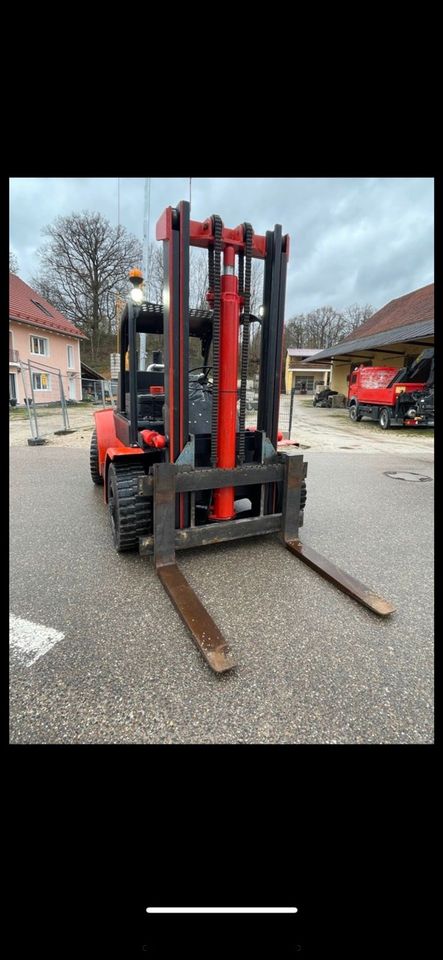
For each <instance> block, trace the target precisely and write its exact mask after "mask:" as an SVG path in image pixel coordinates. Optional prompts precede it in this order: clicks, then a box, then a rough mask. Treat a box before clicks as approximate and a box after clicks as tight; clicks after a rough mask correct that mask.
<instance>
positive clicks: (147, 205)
mask: <svg viewBox="0 0 443 960" xmlns="http://www.w3.org/2000/svg"><path fill="white" fill-rule="evenodd" d="M150 216H151V178H150V177H146V179H145V202H144V206H143V268H144V275H145V291H146V298H147V297H148V291H149V226H150V223H149V221H150ZM146 336H147V335H146V333H140V334H139V337H140V356H139V361H138V366H139V370H146V361H147V359H148V355H147V353H146Z"/></svg>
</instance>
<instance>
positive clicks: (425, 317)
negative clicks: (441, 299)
mask: <svg viewBox="0 0 443 960" xmlns="http://www.w3.org/2000/svg"><path fill="white" fill-rule="evenodd" d="M433 345H434V284H433V283H430V284H428V285H427V286H426V287H421V288H420V289H419V290H414V291H413V292H412V293H407V294H405V296H403V297H398V298H397V299H396V300H391V301H390V302H389V303H387V304H386V306H384V307H382V309H381V310H378V311H377V313H374V315H373V316H372V317H370V318H369V320H365V322H364V323H362V324H361V326H360V327H357V329H356V330H353V332H352V333H351V334H349V336H347V337H345V339H344V340H341V341H340V343H337V344H336V345H335V346H334V347H328V349H327V350H320V351H317V352H316V353H315V354H313V355H312V356H310V357H309V358H308V359H307V360H306V365H307V366H312V367H313V369H315V368H316V367H318V363H319V361H320V362H325V361H328V360H329V361H331V360H332V373H331V388H332V389H333V390H338V391H339V393H344V394H345V396H347V394H348V385H349V379H350V375H351V372H352V371H353V370H354V369H355V367H358V366H361V365H364V366H369V367H405V366H407V364H408V363H409V362H410V360H413V359H414V357H417V356H418V355H419V354H420V353H421V351H422V350H424V349H425V347H432V346H433Z"/></svg>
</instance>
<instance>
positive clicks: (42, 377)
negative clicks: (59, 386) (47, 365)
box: [32, 373, 51, 390]
mask: <svg viewBox="0 0 443 960" xmlns="http://www.w3.org/2000/svg"><path fill="white" fill-rule="evenodd" d="M32 386H33V388H34V390H50V389H51V375H50V373H33V374H32Z"/></svg>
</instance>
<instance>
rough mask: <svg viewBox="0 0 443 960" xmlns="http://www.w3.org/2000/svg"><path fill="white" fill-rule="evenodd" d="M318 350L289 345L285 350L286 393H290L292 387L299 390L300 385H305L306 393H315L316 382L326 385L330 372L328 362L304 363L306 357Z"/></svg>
mask: <svg viewBox="0 0 443 960" xmlns="http://www.w3.org/2000/svg"><path fill="white" fill-rule="evenodd" d="M316 353H318V350H316V349H315V350H311V349H308V348H307V347H289V349H288V350H287V351H286V367H285V388H286V393H290V392H291V390H292V387H295V391H296V393H297V392H300V390H301V385H302V383H304V384H305V385H306V391H307V393H315V387H316V385H317V384H321V385H322V386H324V387H327V386H328V384H329V376H330V373H331V366H332V365H331V364H330V363H316V364H315V365H314V364H312V365H311V364H306V363H305V361H306V359H307V358H308V357H312V356H314V354H316Z"/></svg>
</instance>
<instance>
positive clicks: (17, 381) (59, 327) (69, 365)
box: [9, 273, 87, 403]
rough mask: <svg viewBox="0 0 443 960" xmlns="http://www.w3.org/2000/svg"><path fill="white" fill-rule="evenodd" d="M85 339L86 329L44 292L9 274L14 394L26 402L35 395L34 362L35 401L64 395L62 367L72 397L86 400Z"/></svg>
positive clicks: (11, 384) (11, 391)
mask: <svg viewBox="0 0 443 960" xmlns="http://www.w3.org/2000/svg"><path fill="white" fill-rule="evenodd" d="M80 340H87V337H86V336H85V334H84V333H82V332H81V331H80V330H78V329H77V327H76V326H74V324H73V323H71V321H70V320H67V319H66V317H64V316H63V314H62V313H59V311H58V310H56V309H55V307H53V306H52V304H50V303H48V301H47V300H45V299H44V297H42V296H41V294H40V293H37V292H36V291H35V290H33V289H32V287H29V286H28V284H27V283H24V282H23V280H20V277H17V276H15V274H13V273H10V274H9V397H10V399H12V400H16V401H17V403H23V402H24V400H25V396H31V390H30V384H29V372H28V368H27V367H23V368H22V372H23V375H24V379H25V386H26V393H25V391H24V389H23V377H22V372H21V367H20V361H22V362H25V363H26V364H27V363H29V362H30V364H31V375H32V385H33V388H34V397H35V402H36V403H47V402H48V401H51V400H59V399H60V389H59V376H58V373H59V370H60V372H61V375H62V382H63V390H64V394H65V397H66V399H67V400H81V399H82V386H81V367H80Z"/></svg>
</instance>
